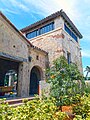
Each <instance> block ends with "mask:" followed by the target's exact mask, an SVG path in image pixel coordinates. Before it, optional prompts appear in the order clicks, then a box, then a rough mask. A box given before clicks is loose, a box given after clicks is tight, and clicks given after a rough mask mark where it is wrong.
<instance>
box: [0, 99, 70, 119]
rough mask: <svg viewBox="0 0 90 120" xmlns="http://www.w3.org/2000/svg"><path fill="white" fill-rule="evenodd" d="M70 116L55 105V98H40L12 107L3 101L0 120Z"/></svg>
mask: <svg viewBox="0 0 90 120" xmlns="http://www.w3.org/2000/svg"><path fill="white" fill-rule="evenodd" d="M67 117H68V116H67V115H66V114H65V113H63V112H61V111H60V110H59V109H58V108H57V107H56V105H55V99H53V98H46V97H44V98H39V97H36V98H35V99H33V100H31V101H28V102H27V100H24V104H23V105H21V106H18V107H10V106H9V105H8V104H5V103H4V102H2V101H1V104H0V120H64V118H67Z"/></svg>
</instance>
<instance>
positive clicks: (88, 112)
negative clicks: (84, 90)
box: [73, 95, 90, 120]
mask: <svg viewBox="0 0 90 120" xmlns="http://www.w3.org/2000/svg"><path fill="white" fill-rule="evenodd" d="M73 112H74V113H75V114H76V115H79V116H81V118H82V119H85V120H90V119H88V118H90V95H88V96H86V95H84V96H83V97H81V100H80V102H79V103H78V104H76V106H74V108H73ZM86 118H87V119H86Z"/></svg>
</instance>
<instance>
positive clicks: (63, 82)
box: [46, 56, 84, 106]
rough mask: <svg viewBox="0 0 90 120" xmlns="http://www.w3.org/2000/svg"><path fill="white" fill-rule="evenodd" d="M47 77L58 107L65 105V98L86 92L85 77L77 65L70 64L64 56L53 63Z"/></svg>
mask: <svg viewBox="0 0 90 120" xmlns="http://www.w3.org/2000/svg"><path fill="white" fill-rule="evenodd" d="M46 75H47V82H48V83H50V84H51V89H50V95H51V96H53V97H55V98H56V100H57V105H58V106H60V105H62V104H63V99H62V98H65V96H67V98H69V97H71V96H74V95H76V94H82V93H83V92H84V89H83V87H84V81H83V75H82V74H81V73H80V71H79V70H78V67H77V66H76V65H75V64H73V63H71V64H68V63H67V60H66V58H65V57H63V56H61V57H60V58H58V59H56V60H55V61H54V62H53V66H52V67H51V68H49V69H48V70H47V72H46ZM68 100H69V99H68Z"/></svg>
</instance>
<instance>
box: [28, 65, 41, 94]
mask: <svg viewBox="0 0 90 120" xmlns="http://www.w3.org/2000/svg"><path fill="white" fill-rule="evenodd" d="M40 80H41V72H40V69H39V68H38V67H36V66H34V67H33V68H32V70H31V74H30V91H29V94H30V95H34V94H39V81H40Z"/></svg>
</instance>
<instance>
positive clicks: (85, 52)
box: [82, 50, 90, 58]
mask: <svg viewBox="0 0 90 120" xmlns="http://www.w3.org/2000/svg"><path fill="white" fill-rule="evenodd" d="M82 56H83V57H87V58H90V50H83V51H82Z"/></svg>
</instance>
